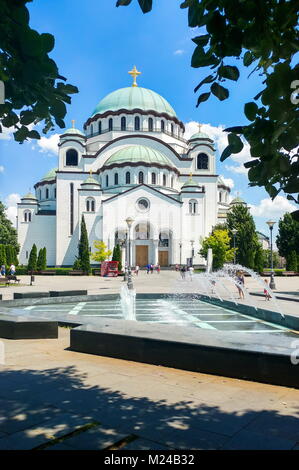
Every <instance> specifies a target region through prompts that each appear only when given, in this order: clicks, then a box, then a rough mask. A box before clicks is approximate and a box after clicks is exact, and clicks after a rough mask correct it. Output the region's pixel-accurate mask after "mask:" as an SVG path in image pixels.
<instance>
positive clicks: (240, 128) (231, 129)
mask: <svg viewBox="0 0 299 470" xmlns="http://www.w3.org/2000/svg"><path fill="white" fill-rule="evenodd" d="M224 130H225V132H234V133H235V134H243V130H244V126H234V127H227V129H224Z"/></svg>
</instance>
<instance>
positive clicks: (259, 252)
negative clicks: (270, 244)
mask: <svg viewBox="0 0 299 470" xmlns="http://www.w3.org/2000/svg"><path fill="white" fill-rule="evenodd" d="M265 261H266V257H265V253H264V250H263V247H262V245H261V244H260V243H258V244H257V247H256V250H255V256H254V270H255V271H256V272H257V273H261V272H263V270H264V267H265Z"/></svg>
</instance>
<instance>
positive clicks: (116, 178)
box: [114, 173, 118, 185]
mask: <svg viewBox="0 0 299 470" xmlns="http://www.w3.org/2000/svg"><path fill="white" fill-rule="evenodd" d="M114 184H115V185H117V184H118V173H114Z"/></svg>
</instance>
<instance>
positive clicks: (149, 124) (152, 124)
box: [148, 118, 154, 131]
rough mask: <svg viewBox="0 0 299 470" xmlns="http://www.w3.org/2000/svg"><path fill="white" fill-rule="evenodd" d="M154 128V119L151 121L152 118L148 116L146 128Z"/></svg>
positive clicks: (150, 129)
mask: <svg viewBox="0 0 299 470" xmlns="http://www.w3.org/2000/svg"><path fill="white" fill-rule="evenodd" d="M153 129H154V121H153V118H149V119H148V130H149V131H153Z"/></svg>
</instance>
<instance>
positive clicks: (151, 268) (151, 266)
mask: <svg viewBox="0 0 299 470" xmlns="http://www.w3.org/2000/svg"><path fill="white" fill-rule="evenodd" d="M150 270H151V274H153V272H154V265H153V264H151V265H150Z"/></svg>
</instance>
